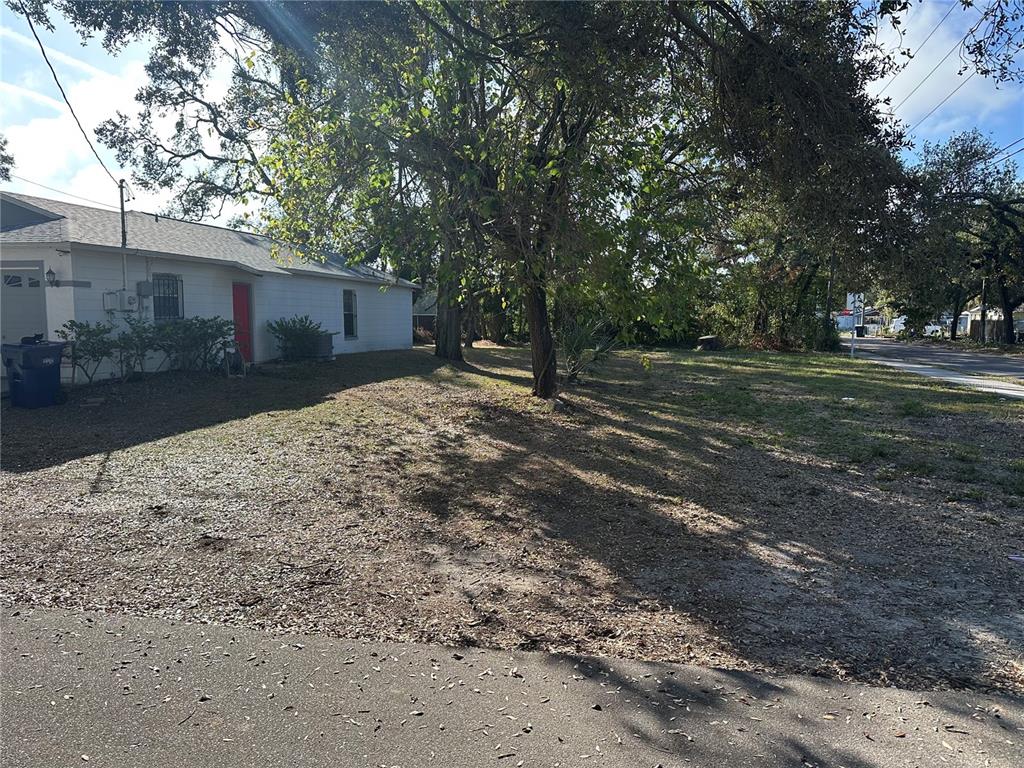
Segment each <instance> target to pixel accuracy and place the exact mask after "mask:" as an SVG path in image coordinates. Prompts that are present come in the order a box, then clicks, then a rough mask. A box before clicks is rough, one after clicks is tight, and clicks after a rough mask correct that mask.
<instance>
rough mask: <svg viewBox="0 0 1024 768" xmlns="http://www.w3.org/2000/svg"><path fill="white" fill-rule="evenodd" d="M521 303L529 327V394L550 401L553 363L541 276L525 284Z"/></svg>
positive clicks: (553, 384) (553, 389) (553, 392)
mask: <svg viewBox="0 0 1024 768" xmlns="http://www.w3.org/2000/svg"><path fill="white" fill-rule="evenodd" d="M525 304H526V320H527V322H528V323H529V325H530V352H531V354H532V359H533V360H532V361H533V394H534V395H536V396H537V397H543V398H552V397H554V396H555V395H556V394H558V378H557V375H556V372H557V367H556V362H557V361H556V360H555V342H554V339H553V338H552V337H551V323H550V321H549V319H548V300H547V294H546V293H545V291H544V281H543V277H541V278H536V277H535V278H533V279H531V280H530V281H529V283H528V284H527V286H526V296H525Z"/></svg>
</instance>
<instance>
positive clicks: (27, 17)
mask: <svg viewBox="0 0 1024 768" xmlns="http://www.w3.org/2000/svg"><path fill="white" fill-rule="evenodd" d="M18 7H20V8H21V13H22V15H23V16H24V17H25V21H27V22H28V28H29V29H30V30H31V31H32V37H34V38H35V39H36V43H37V44H38V45H39V52H40V53H42V54H43V60H44V61H45V62H46V66H48V67H49V68H50V74H52V75H53V81H54V82H55V83H56V84H57V90H59V91H60V95H61V96H63V97H64V103H65V104H67V105H68V110H69V111H70V112H71V116H72V117H73V118H74V119H75V123H76V124H77V125H78V130H79V131H81V132H82V136H83V138H85V142H86V144H88V145H89V149H91V150H92V153H93V155H95V156H96V160H97V161H98V162H99V164H100V166H101V167H102V168H103V170H104V171H106V173H107V176H109V177H110V180H111V181H112V182H114V183H115V184H117V183H118V181H117V179H115V178H114V174H112V173H111V172H110V170H109V169H108V168H107V166H106V164H105V163H104V162H103V158H102V157H100V153H99V152H97V151H96V147H94V146H93V143H92V140H91V139H90V138H89V134H88V133H86V132H85V128H83V127H82V121H81V120H79V119H78V115H77V114H75V108H74V107H72V106H71V100H70V99H68V95H67V94H66V93H65V92H64V86H62V85H61V84H60V78H59V77H57V70H55V69H54V68H53V64H51V63H50V57H49V56H47V55H46V47H45V46H44V45H43V41H42V40H40V39H39V35H38V34H37V33H36V27H35V25H34V24H33V23H32V17H31V16H30V15H29V13H28V11H27V10H25V6H24V5H23V4H22V2H21V0H18Z"/></svg>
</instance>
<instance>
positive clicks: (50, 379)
mask: <svg viewBox="0 0 1024 768" xmlns="http://www.w3.org/2000/svg"><path fill="white" fill-rule="evenodd" d="M22 342H23V343H21V344H4V345H3V347H2V348H0V355H2V356H3V359H4V366H6V368H7V386H8V388H9V389H10V393H11V405H12V406H14V407H16V408H46V407H47V406H50V405H56V404H57V403H58V402H59V400H60V356H61V354H62V353H63V352H64V342H62V341H28V340H26V339H23V340H22Z"/></svg>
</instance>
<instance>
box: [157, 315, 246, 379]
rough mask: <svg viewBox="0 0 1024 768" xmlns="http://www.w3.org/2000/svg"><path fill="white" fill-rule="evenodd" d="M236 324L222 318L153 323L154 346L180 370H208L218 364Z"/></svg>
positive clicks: (192, 318)
mask: <svg viewBox="0 0 1024 768" xmlns="http://www.w3.org/2000/svg"><path fill="white" fill-rule="evenodd" d="M234 333H235V324H234V323H232V322H231V321H230V320H225V319H224V318H222V317H187V318H184V319H183V320H174V321H171V322H167V323H160V324H159V325H157V326H155V334H154V349H156V350H158V351H160V352H163V353H164V354H165V355H166V356H167V360H168V362H169V363H170V364H171V366H172V367H175V368H178V369H180V370H183V371H210V370H214V369H216V368H217V367H218V366H219V365H220V361H221V357H222V356H223V354H224V347H225V346H226V345H227V344H228V342H230V341H231V339H232V338H233V337H234Z"/></svg>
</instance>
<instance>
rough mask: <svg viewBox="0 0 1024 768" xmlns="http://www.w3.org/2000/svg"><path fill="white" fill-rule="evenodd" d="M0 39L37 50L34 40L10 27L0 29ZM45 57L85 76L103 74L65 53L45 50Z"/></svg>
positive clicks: (99, 70) (90, 65)
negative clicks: (72, 68)
mask: <svg viewBox="0 0 1024 768" xmlns="http://www.w3.org/2000/svg"><path fill="white" fill-rule="evenodd" d="M0 38H3V39H5V40H10V41H12V42H15V43H18V44H19V45H23V46H25V47H26V48H31V49H32V50H33V51H37V50H39V44H38V43H37V42H36V41H35V39H34V38H31V37H29V36H28V35H23V34H21V33H19V32H15V31H14V30H13V29H11V28H10V27H0ZM46 55H47V56H49V57H50V61H51V62H57V63H59V64H66V65H67V66H69V67H74V68H75V69H78V70H80V71H81V72H83V73H84V74H86V75H91V76H93V77H95V76H97V75H102V74H105V73H104V72H103V70H101V69H98V68H97V67H94V66H93V65H92V64H89V63H88V62H85V61H82V60H81V59H76V58H75V57H74V56H69V55H68V54H66V53H62V52H61V51H57V50H53V49H52V48H47V50H46Z"/></svg>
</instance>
